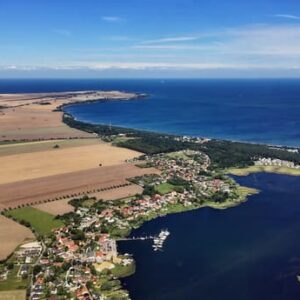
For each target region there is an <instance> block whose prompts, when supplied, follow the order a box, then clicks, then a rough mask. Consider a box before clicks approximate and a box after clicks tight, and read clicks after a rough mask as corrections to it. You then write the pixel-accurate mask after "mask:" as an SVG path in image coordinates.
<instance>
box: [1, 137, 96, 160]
mask: <svg viewBox="0 0 300 300" xmlns="http://www.w3.org/2000/svg"><path fill="white" fill-rule="evenodd" d="M100 143H101V141H100V140H99V138H89V139H68V140H49V141H36V142H15V143H13V142H8V143H5V142H3V144H0V157H1V156H7V155H14V154H23V153H33V152H39V151H48V150H53V151H56V150H57V149H54V146H56V145H58V146H59V149H66V148H73V147H80V146H90V145H99V144H100Z"/></svg>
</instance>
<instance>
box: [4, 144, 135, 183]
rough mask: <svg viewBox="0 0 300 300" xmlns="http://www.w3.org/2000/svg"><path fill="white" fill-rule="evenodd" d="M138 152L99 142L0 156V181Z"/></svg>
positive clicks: (109, 160)
mask: <svg viewBox="0 0 300 300" xmlns="http://www.w3.org/2000/svg"><path fill="white" fill-rule="evenodd" d="M16 147H18V146H16ZM0 148H1V146H0ZM139 155H140V153H139V152H135V151H132V150H128V149H125V148H118V147H114V146H111V145H110V144H107V143H100V142H99V143H98V144H97V145H89V146H81V147H72V148H64V149H60V148H59V149H53V148H52V149H51V150H48V151H39V152H33V153H23V154H14V155H9V156H0V165H1V170H3V171H2V172H1V173H0V184H4V183H12V182H17V181H24V180H28V179H34V178H40V177H47V176H52V175H57V174H64V173H71V172H77V171H81V170H87V169H93V168H97V167H98V168H103V167H104V166H112V165H118V164H121V163H122V162H124V161H125V160H126V159H131V158H133V157H136V156H139ZM100 164H102V167H99V165H100Z"/></svg>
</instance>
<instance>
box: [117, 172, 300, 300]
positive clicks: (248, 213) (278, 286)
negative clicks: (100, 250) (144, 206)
mask: <svg viewBox="0 0 300 300" xmlns="http://www.w3.org/2000/svg"><path fill="white" fill-rule="evenodd" d="M235 178H237V180H238V181H239V182H240V183H241V184H244V185H247V186H251V187H254V188H258V189H261V190H262V192H261V193H260V194H258V195H253V196H251V197H250V198H249V201H248V202H246V203H244V204H242V205H240V206H238V207H235V208H231V209H228V210H225V211H219V210H213V209H208V208H204V209H199V210H195V211H190V212H187V213H181V214H174V215H169V216H167V217H163V218H158V219H156V220H153V221H150V222H147V223H145V224H144V225H143V226H142V227H141V228H139V229H137V230H135V231H134V232H133V235H138V236H141V235H152V234H155V233H157V232H158V231H159V230H160V229H161V228H168V229H169V230H170V232H171V235H170V237H169V238H168V240H167V241H166V243H165V245H164V247H163V250H164V251H163V252H154V251H153V249H152V247H151V241H130V242H129V241H128V242H119V250H120V251H122V252H129V253H132V254H133V255H134V257H135V260H136V263H137V268H136V273H135V274H134V275H133V276H131V277H129V278H126V279H124V283H125V286H126V288H127V289H128V290H129V292H130V293H131V295H132V298H133V299H135V300H142V299H143V300H146V299H156V300H160V299H164V300H168V299H172V300H183V299H205V300H216V299H243V300H248V299H249V300H250V299H251V300H252V299H258V300H260V299H272V300H273V299H274V300H277V299H278V300H279V299H280V300H283V299H299V296H300V286H299V285H300V283H298V282H297V279H296V275H298V274H299V273H300V241H299V239H298V237H299V234H300V219H299V215H300V202H299V192H300V178H299V177H292V176H286V175H277V174H266V173H259V174H252V175H249V176H247V177H243V178H238V177H235ZM145 295H147V296H145Z"/></svg>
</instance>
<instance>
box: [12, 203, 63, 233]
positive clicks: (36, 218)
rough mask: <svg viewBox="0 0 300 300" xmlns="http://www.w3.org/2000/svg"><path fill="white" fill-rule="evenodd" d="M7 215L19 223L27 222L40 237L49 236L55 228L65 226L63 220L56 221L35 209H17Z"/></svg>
mask: <svg viewBox="0 0 300 300" xmlns="http://www.w3.org/2000/svg"><path fill="white" fill-rule="evenodd" d="M7 215H8V216H10V217H13V218H15V219H17V220H18V221H22V220H23V221H26V222H28V223H30V224H31V226H32V228H33V229H34V230H35V231H36V232H37V233H38V234H40V235H49V234H50V233H51V230H52V229H54V228H58V227H62V226H64V223H63V222H62V221H61V220H56V219H55V217H54V216H53V215H50V214H48V213H46V212H43V211H41V210H38V209H35V208H33V207H24V208H17V209H14V210H11V211H9V212H7Z"/></svg>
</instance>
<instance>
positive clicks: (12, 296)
mask: <svg viewBox="0 0 300 300" xmlns="http://www.w3.org/2000/svg"><path fill="white" fill-rule="evenodd" d="M25 299H26V290H15V291H3V292H0V300H25Z"/></svg>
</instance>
